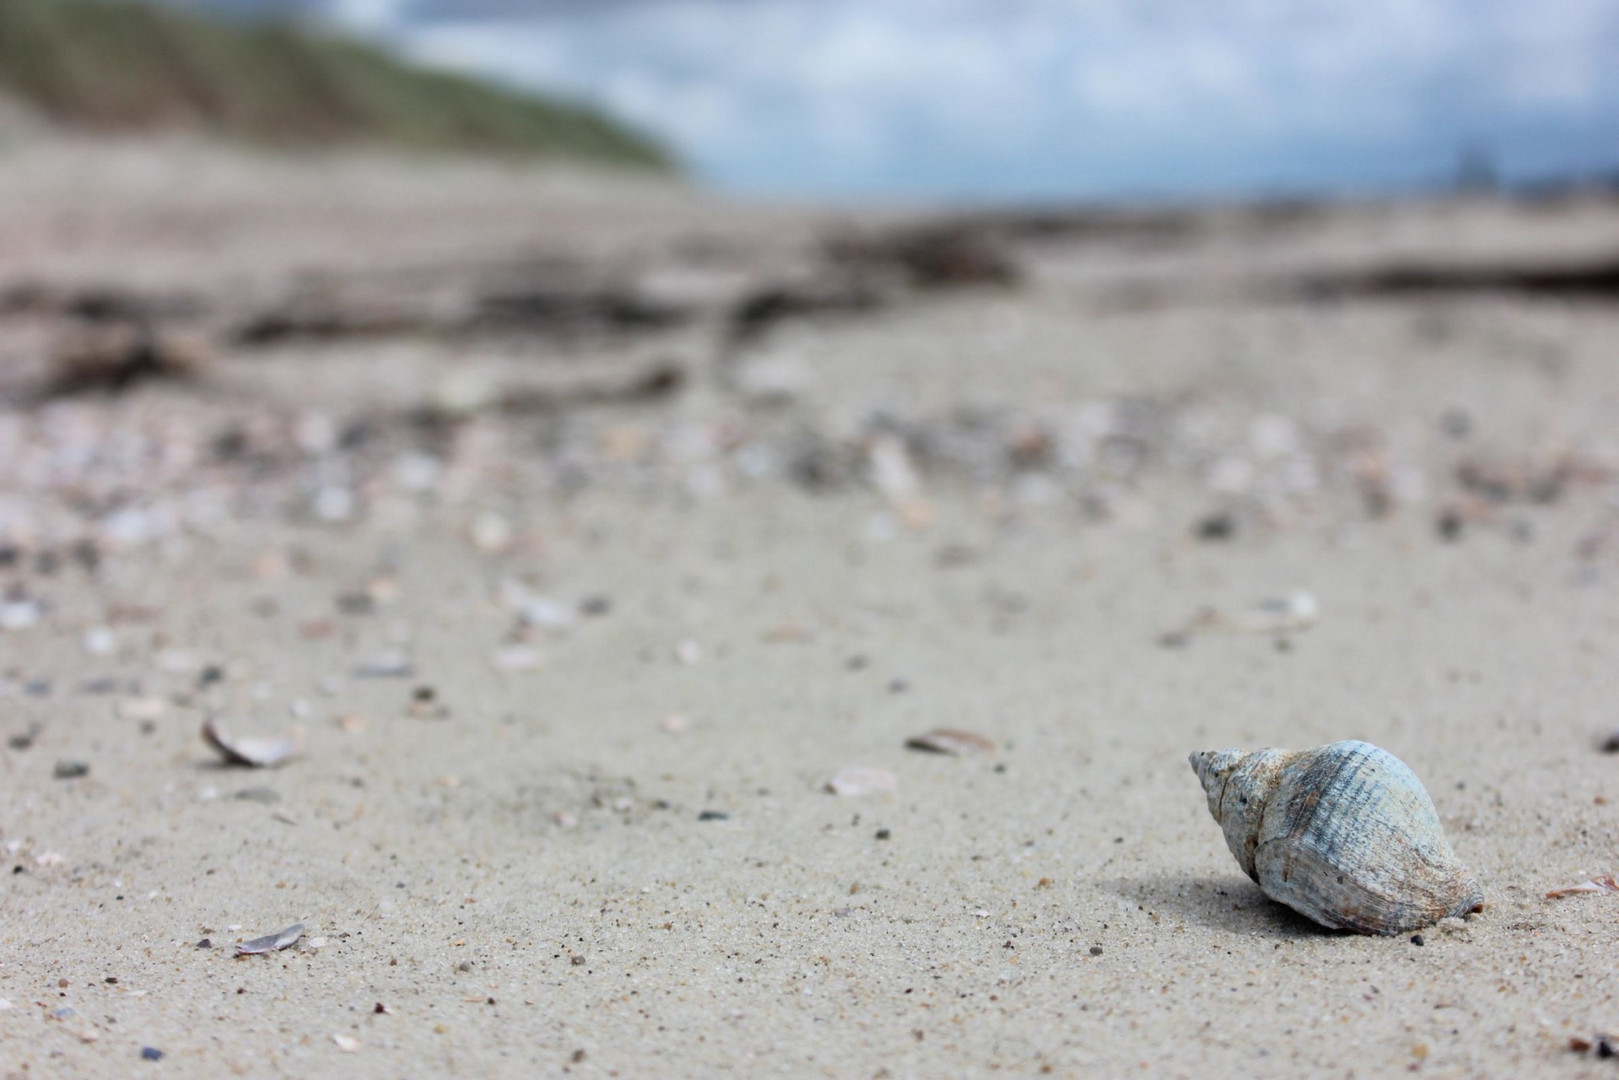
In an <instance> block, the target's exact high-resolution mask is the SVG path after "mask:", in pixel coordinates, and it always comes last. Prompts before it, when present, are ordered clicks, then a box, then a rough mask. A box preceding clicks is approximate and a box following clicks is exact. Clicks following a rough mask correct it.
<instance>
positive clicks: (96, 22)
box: [0, 0, 671, 169]
mask: <svg viewBox="0 0 1619 1080" xmlns="http://www.w3.org/2000/svg"><path fill="white" fill-rule="evenodd" d="M0 94H5V95H8V96H11V97H13V98H15V99H17V100H19V101H21V102H23V103H24V104H25V105H28V106H31V107H32V108H34V109H35V110H37V111H39V112H40V113H42V114H44V115H45V116H46V117H47V118H49V119H50V120H52V121H54V122H56V123H59V124H62V125H64V126H68V127H73V128H77V129H81V130H92V131H106V132H126V131H176V130H178V131H199V132H205V133H208V134H212V135H216V136H220V137H224V138H227V139H234V140H240V141H244V142H249V143H254V144H260V145H271V146H284V147H318V146H337V145H379V146H395V147H405V148H410V149H417V150H430V151H468V152H477V153H495V154H514V155H555V156H559V157H567V158H571V159H575V160H583V161H592V162H599V163H603V164H612V165H622V166H630V167H641V168H654V169H666V168H669V167H671V161H670V158H669V156H668V155H667V153H666V152H665V151H664V150H663V149H662V148H661V147H659V146H658V145H657V144H656V143H654V142H653V141H652V140H650V139H648V138H647V137H645V136H643V135H641V134H639V133H637V132H634V131H631V130H629V129H627V128H626V127H624V126H623V125H621V124H619V123H617V122H616V121H614V120H612V119H610V118H608V117H606V116H604V115H603V114H601V113H600V112H597V111H595V110H593V109H590V108H587V107H584V106H580V105H575V104H570V103H566V102H559V101H555V100H548V99H545V98H542V97H536V96H528V95H523V94H518V93H513V92H510V91H506V90H503V89H500V88H497V87H494V86H490V85H487V84H485V83H482V82H479V81H477V80H475V79H470V78H465V77H462V76H458V75H451V74H446V73H442V72H435V71H428V70H423V69H421V68H418V67H414V66H411V65H409V64H406V63H404V62H402V61H400V60H398V59H395V58H394V57H392V56H390V55H388V54H387V53H385V52H383V51H381V50H379V49H376V48H372V47H370V46H367V45H363V44H359V43H356V42H353V41H347V40H343V39H341V38H337V37H327V36H318V35H315V34H312V33H309V32H306V31H304V30H301V29H297V28H294V27H291V26H286V25H276V24H271V25H258V26H243V25H237V24H234V23H223V22H219V21H215V20H211V19H207V18H203V17H199V16H196V15H191V14H186V13H182V12H178V11H173V10H170V9H163V8H156V7H148V6H145V5H142V4H136V3H125V2H114V0H0Z"/></svg>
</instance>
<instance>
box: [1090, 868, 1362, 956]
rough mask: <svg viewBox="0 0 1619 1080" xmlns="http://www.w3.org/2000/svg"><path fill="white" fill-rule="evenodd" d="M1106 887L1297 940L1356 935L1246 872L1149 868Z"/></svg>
mask: <svg viewBox="0 0 1619 1080" xmlns="http://www.w3.org/2000/svg"><path fill="white" fill-rule="evenodd" d="M1097 884H1098V885H1099V886H1100V887H1102V888H1104V889H1106V890H1108V891H1109V892H1112V893H1115V894H1117V895H1118V896H1120V897H1123V898H1124V899H1126V900H1130V901H1133V902H1134V903H1136V904H1139V905H1141V906H1142V907H1144V908H1145V909H1147V910H1148V911H1152V912H1157V913H1158V914H1159V915H1161V916H1164V917H1173V918H1176V919H1179V920H1180V921H1182V922H1185V923H1188V924H1191V923H1196V924H1198V925H1200V926H1205V927H1208V928H1209V929H1211V930H1220V931H1223V932H1225V933H1229V934H1245V935H1246V934H1252V933H1261V934H1264V935H1266V936H1267V937H1273V938H1286V939H1293V940H1300V939H1309V938H1322V937H1344V936H1352V935H1351V934H1350V931H1347V930H1330V929H1328V928H1327V927H1325V926H1320V925H1318V924H1316V923H1314V922H1312V921H1311V920H1309V919H1307V918H1305V917H1304V916H1303V915H1300V914H1299V913H1298V912H1296V911H1294V910H1293V909H1292V908H1289V907H1287V906H1286V905H1285V904H1278V903H1277V902H1276V901H1274V900H1272V899H1271V898H1270V897H1268V896H1266V895H1265V894H1264V893H1263V892H1262V891H1260V888H1259V886H1258V885H1255V884H1254V883H1253V882H1252V881H1249V880H1248V879H1247V878H1245V877H1242V876H1240V875H1236V874H1231V875H1211V874H1148V875H1142V876H1139V877H1118V878H1114V879H1112V880H1111V881H1101V882H1098V883H1097Z"/></svg>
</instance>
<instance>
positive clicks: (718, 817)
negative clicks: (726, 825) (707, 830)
mask: <svg viewBox="0 0 1619 1080" xmlns="http://www.w3.org/2000/svg"><path fill="white" fill-rule="evenodd" d="M730 817H731V815H730V814H727V813H726V812H725V811H724V810H704V811H703V812H702V813H701V814H698V815H697V820H698V821H727V820H729V819H730Z"/></svg>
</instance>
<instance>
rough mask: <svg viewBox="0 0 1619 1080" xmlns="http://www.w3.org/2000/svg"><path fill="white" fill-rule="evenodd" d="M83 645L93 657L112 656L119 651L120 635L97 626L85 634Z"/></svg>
mask: <svg viewBox="0 0 1619 1080" xmlns="http://www.w3.org/2000/svg"><path fill="white" fill-rule="evenodd" d="M83 644H84V651H85V652H87V653H89V654H90V655H91V656H111V655H112V654H113V653H115V652H117V651H118V635H117V634H115V633H113V632H112V629H111V628H110V627H106V626H97V627H95V628H94V629H91V630H86V631H85V632H84V641H83Z"/></svg>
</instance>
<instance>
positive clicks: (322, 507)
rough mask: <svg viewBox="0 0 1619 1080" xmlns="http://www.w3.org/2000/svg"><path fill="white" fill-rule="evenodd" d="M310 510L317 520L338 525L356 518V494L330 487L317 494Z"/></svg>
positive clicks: (345, 489)
mask: <svg viewBox="0 0 1619 1080" xmlns="http://www.w3.org/2000/svg"><path fill="white" fill-rule="evenodd" d="M309 509H310V512H311V513H312V514H314V515H315V518H316V520H319V521H324V522H326V523H327V524H333V525H335V524H337V523H339V522H343V521H347V520H348V519H349V518H351V517H353V516H354V492H352V491H350V490H349V489H348V488H343V487H336V486H328V487H323V488H321V489H320V490H319V491H317V492H316V493H315V497H314V498H313V499H311V500H310V503H309Z"/></svg>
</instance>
